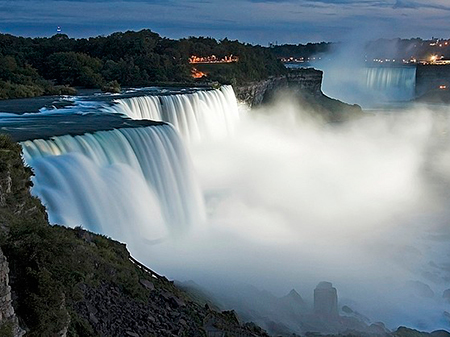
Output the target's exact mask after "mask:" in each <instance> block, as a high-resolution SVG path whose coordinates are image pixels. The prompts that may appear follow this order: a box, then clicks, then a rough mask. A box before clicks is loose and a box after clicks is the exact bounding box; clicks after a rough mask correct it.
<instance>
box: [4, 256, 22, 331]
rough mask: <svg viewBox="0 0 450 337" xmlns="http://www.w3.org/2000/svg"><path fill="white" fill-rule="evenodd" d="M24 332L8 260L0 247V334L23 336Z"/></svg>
mask: <svg viewBox="0 0 450 337" xmlns="http://www.w3.org/2000/svg"><path fill="white" fill-rule="evenodd" d="M24 334H25V331H24V330H22V329H21V328H20V327H19V320H18V318H17V316H16V314H15V312H14V308H13V305H12V295H11V287H10V286H9V267H8V261H6V257H5V255H3V251H2V250H1V249H0V336H3V337H9V336H10V337H21V336H23V335H24Z"/></svg>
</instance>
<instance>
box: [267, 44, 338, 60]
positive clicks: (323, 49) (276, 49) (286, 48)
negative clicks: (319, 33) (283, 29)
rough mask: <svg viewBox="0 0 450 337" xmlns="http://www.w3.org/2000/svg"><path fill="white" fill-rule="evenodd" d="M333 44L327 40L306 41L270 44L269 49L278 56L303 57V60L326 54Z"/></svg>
mask: <svg viewBox="0 0 450 337" xmlns="http://www.w3.org/2000/svg"><path fill="white" fill-rule="evenodd" d="M332 47H334V45H333V44H332V43H329V42H320V43H308V44H283V45H277V46H272V48H271V50H272V52H273V54H274V55H275V56H276V57H279V58H289V57H294V58H297V59H298V58H304V59H305V60H306V59H308V58H311V57H313V56H316V55H317V56H318V55H321V54H326V53H328V52H330V51H331V49H332Z"/></svg>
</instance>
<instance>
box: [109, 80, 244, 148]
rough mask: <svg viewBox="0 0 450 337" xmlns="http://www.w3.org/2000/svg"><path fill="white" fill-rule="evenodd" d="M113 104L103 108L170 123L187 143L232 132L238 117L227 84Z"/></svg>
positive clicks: (233, 96) (132, 116) (133, 117)
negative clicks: (209, 88) (219, 86)
mask: <svg viewBox="0 0 450 337" xmlns="http://www.w3.org/2000/svg"><path fill="white" fill-rule="evenodd" d="M114 103H115V104H114V105H113V106H111V107H108V108H105V109H104V110H105V111H106V112H113V113H121V114H124V115H126V116H128V117H130V118H132V119H150V120H156V121H165V122H168V123H171V124H172V125H173V126H174V127H175V128H176V129H177V130H178V131H179V132H180V133H181V134H182V136H183V138H185V139H186V140H188V141H190V142H197V141H200V140H202V139H220V138H223V137H226V136H227V135H230V134H232V133H233V131H234V127H235V124H236V122H237V121H238V120H239V113H238V107H237V103H236V97H235V95H234V91H233V87H232V86H230V85H225V86H222V87H221V88H220V89H217V90H202V91H197V92H195V93H192V94H183V95H167V96H140V97H131V98H124V99H118V100H115V101H114Z"/></svg>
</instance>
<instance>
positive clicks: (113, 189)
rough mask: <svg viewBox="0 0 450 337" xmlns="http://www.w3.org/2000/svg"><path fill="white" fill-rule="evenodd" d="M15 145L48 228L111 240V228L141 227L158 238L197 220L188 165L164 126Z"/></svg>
mask: <svg viewBox="0 0 450 337" xmlns="http://www.w3.org/2000/svg"><path fill="white" fill-rule="evenodd" d="M22 148H23V152H24V158H25V161H26V162H27V163H28V164H29V165H30V166H31V167H32V168H33V169H34V172H35V180H34V183H35V187H34V188H33V192H34V193H35V194H36V195H38V196H39V197H40V198H41V199H42V200H43V202H44V204H45V205H46V207H47V210H48V212H49V218H50V221H51V222H53V223H59V224H64V225H69V226H76V225H83V226H85V227H87V228H88V229H91V230H93V231H95V232H100V233H105V234H108V235H111V236H114V235H115V228H114V227H117V226H119V227H120V226H122V227H123V226H126V225H127V224H129V226H132V227H130V228H132V229H133V231H135V230H136V228H140V227H146V226H147V225H148V226H147V227H151V228H152V230H151V231H150V233H149V234H150V235H147V236H146V237H147V238H150V239H159V238H160V237H161V236H164V235H165V234H166V232H167V231H168V232H172V233H179V232H180V231H181V232H182V231H183V230H184V229H186V228H188V227H190V226H194V225H199V224H201V223H202V222H203V221H204V206H203V200H202V197H201V193H200V189H199V187H198V186H197V184H196V182H195V179H194V176H193V171H192V167H191V163H190V160H189V158H188V155H187V153H186V151H185V149H184V147H183V144H182V142H181V140H180V138H179V136H178V135H177V133H176V131H175V130H174V129H173V127H172V126H170V125H168V124H161V125H157V126H149V127H142V128H123V129H118V130H112V131H99V132H95V133H93V134H84V135H82V136H69V135H66V136H60V137H53V138H52V139H50V140H42V139H37V140H33V141H25V142H22ZM161 214H162V216H161ZM162 219H164V223H165V224H166V225H167V226H168V227H167V228H163V229H161V226H162ZM155 227H158V228H156V229H155ZM163 227H164V226H163ZM115 237H116V238H121V239H123V238H124V237H123V235H121V234H118V236H115Z"/></svg>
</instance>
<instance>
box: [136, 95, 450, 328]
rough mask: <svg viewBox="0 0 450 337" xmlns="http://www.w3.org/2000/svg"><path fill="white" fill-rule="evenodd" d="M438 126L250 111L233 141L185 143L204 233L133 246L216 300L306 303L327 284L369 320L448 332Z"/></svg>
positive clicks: (416, 118)
mask: <svg viewBox="0 0 450 337" xmlns="http://www.w3.org/2000/svg"><path fill="white" fill-rule="evenodd" d="M443 123H447V119H446V117H445V114H440V115H435V114H433V112H432V111H428V110H422V111H421V110H417V111H410V112H408V113H402V114H400V115H395V114H392V115H381V114H380V115H371V116H367V117H365V118H362V119H360V120H358V121H355V122H352V123H349V124H346V125H334V126H333V125H323V124H319V123H318V122H317V121H315V119H312V118H309V117H308V116H307V115H306V114H305V113H303V112H302V111H301V109H299V108H296V107H294V106H293V105H291V104H290V103H288V102H284V103H278V104H276V105H274V106H272V107H268V108H265V109H264V110H257V111H252V112H251V113H250V114H249V115H248V116H247V117H246V118H244V119H243V120H242V121H241V124H240V127H239V128H238V129H237V131H236V134H235V136H234V137H233V138H230V139H228V140H224V141H216V142H208V143H201V144H197V145H195V146H192V147H191V154H192V158H193V160H194V165H195V169H196V171H197V175H198V176H199V177H200V181H201V184H202V188H203V191H204V193H205V195H206V199H207V209H208V223H209V225H208V227H207V229H205V230H203V231H196V232H192V233H191V235H190V236H186V237H184V238H182V239H177V240H173V241H171V240H169V241H166V242H164V243H162V244H160V245H156V246H152V247H150V246H141V245H140V244H139V243H137V244H136V245H135V246H134V247H130V248H132V250H133V251H134V253H135V254H136V255H137V256H139V258H141V259H143V260H145V262H146V263H148V264H149V265H150V266H152V267H153V268H156V269H157V270H158V271H160V272H163V273H164V274H166V275H169V276H170V277H173V278H176V279H180V280H187V279H193V280H194V281H196V282H197V283H200V284H201V285H203V286H205V287H207V288H209V289H211V290H213V291H216V293H220V292H222V288H223V287H225V286H226V285H227V284H230V283H239V282H242V283H248V284H252V285H254V286H257V287H259V288H261V289H263V288H264V289H267V290H270V291H273V292H274V293H275V294H277V295H283V294H285V293H287V292H288V291H289V290H290V289H291V288H296V289H297V290H298V291H299V292H301V293H302V295H303V296H305V297H306V298H308V297H309V296H310V294H312V290H313V288H314V287H315V285H316V284H317V283H318V282H320V281H324V280H327V281H331V282H333V284H334V285H335V286H336V287H337V289H338V292H339V297H340V299H341V300H342V301H341V303H351V304H352V308H354V309H356V310H358V311H359V312H361V313H363V314H365V315H367V316H369V317H370V318H371V319H372V320H373V321H383V322H385V323H386V324H387V325H388V326H389V327H396V326H398V325H408V326H412V327H417V328H421V329H437V328H448V327H449V325H448V322H446V321H445V319H444V317H443V311H444V309H445V308H446V305H445V304H444V302H443V299H442V292H443V290H444V289H446V288H449V287H450V285H449V282H448V280H449V278H448V277H449V273H448V271H449V270H448V268H447V267H445V266H446V261H445V260H446V258H448V253H449V252H448V248H447V245H448V242H447V240H448V238H449V236H448V235H449V232H448V229H447V228H446V226H445V225H446V223H447V221H448V216H449V214H448V211H447V210H446V208H447V205H448V201H449V200H448V197H446V196H445V195H443V194H442V193H441V192H442V191H443V190H444V189H445V187H446V186H447V185H446V184H447V181H448V178H449V174H448V171H446V169H445V168H446V167H448V163H449V162H448V152H447V148H446V147H445V146H444V145H443V144H444V143H445V142H444V141H445V140H446V138H445V137H446V127H447V125H446V124H445V125H444V124H443ZM444 186H445V187H444ZM133 248H134V249H133ZM148 256H151V258H149V257H148ZM414 282H415V283H414ZM417 282H422V283H423V284H427V285H428V286H429V287H430V288H431V289H432V290H433V291H434V296H433V297H432V298H424V297H422V296H421V294H420V291H419V290H418V289H417V287H415V286H414V285H415V284H417ZM422 283H421V284H422Z"/></svg>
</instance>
